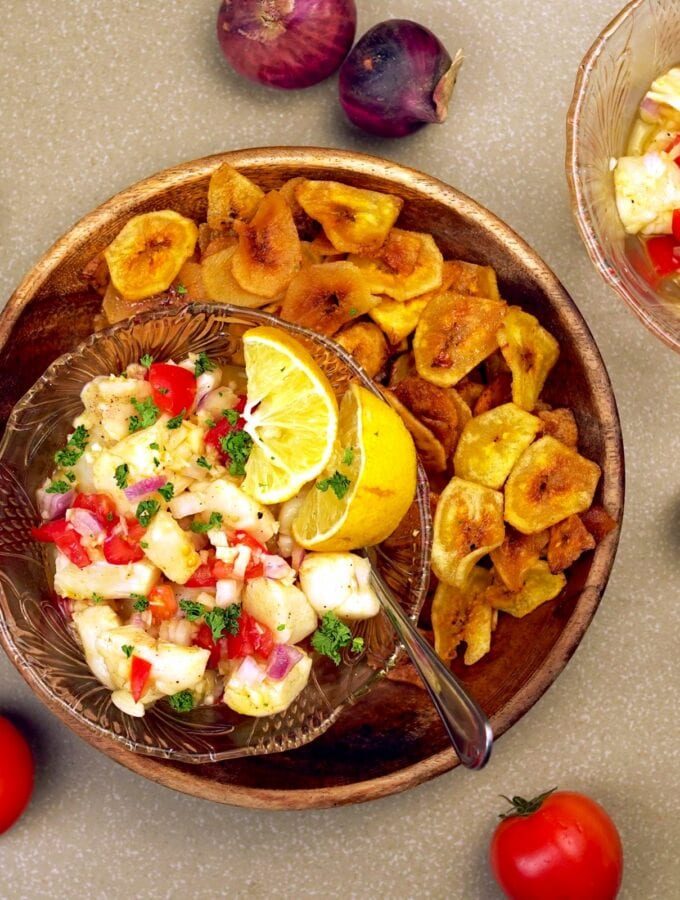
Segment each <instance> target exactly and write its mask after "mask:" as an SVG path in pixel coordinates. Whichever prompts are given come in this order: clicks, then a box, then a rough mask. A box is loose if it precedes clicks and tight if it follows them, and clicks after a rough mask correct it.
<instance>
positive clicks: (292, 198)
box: [279, 175, 337, 256]
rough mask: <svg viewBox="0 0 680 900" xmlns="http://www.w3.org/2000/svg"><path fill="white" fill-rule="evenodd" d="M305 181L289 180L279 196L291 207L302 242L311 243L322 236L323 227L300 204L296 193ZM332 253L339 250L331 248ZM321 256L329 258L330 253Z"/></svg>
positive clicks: (298, 178) (282, 187)
mask: <svg viewBox="0 0 680 900" xmlns="http://www.w3.org/2000/svg"><path fill="white" fill-rule="evenodd" d="M304 180H305V179H304V178H301V177H300V176H299V175H298V176H297V177H296V178H289V179H288V181H286V182H284V184H282V185H281V187H280V188H279V194H281V196H282V197H283V199H284V200H285V201H286V203H287V204H288V206H289V207H290V211H291V213H292V215H293V221H294V222H295V227H296V228H297V233H298V236H299V238H300V240H302V241H308V242H310V241H313V240H314V239H315V238H316V237H317V236H319V235H322V232H321V225H319V223H318V222H315V221H314V219H312V217H311V216H308V215H307V213H306V212H305V211H304V209H303V208H302V207H301V206H300V204H299V202H298V199H297V196H296V192H297V189H298V188H299V187H300V185H301V184H302V183H303V182H304ZM331 252H332V253H337V250H336V249H335V248H334V247H331ZM321 255H324V256H328V253H325V254H321V253H319V256H321Z"/></svg>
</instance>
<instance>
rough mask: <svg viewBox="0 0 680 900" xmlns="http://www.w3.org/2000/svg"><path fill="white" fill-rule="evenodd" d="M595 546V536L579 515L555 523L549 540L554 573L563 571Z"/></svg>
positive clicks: (549, 555)
mask: <svg viewBox="0 0 680 900" xmlns="http://www.w3.org/2000/svg"><path fill="white" fill-rule="evenodd" d="M594 547H595V538H594V537H593V536H592V534H591V533H590V532H589V531H588V529H587V528H586V526H585V525H584V524H583V522H582V521H581V520H580V519H579V517H578V516H569V517H568V518H566V519H563V520H562V521H561V522H558V523H557V525H553V526H552V528H551V529H550V541H549V542H548V565H549V566H550V571H551V572H552V573H553V575H554V574H555V573H556V572H563V571H564V570H565V569H568V568H569V566H570V565H571V564H572V563H573V562H576V560H577V559H578V558H579V556H580V555H581V554H582V553H585V552H586V550H592V549H593V548H594Z"/></svg>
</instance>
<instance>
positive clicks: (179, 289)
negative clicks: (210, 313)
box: [175, 282, 187, 297]
mask: <svg viewBox="0 0 680 900" xmlns="http://www.w3.org/2000/svg"><path fill="white" fill-rule="evenodd" d="M175 290H176V291H177V293H178V294H179V295H180V297H183V296H184V295H185V294H186V293H187V289H186V288H185V287H184V285H183V284H182V283H181V282H180V283H179V284H178V285H177V287H176V288H175Z"/></svg>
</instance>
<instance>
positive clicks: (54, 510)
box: [36, 488, 76, 522]
mask: <svg viewBox="0 0 680 900" xmlns="http://www.w3.org/2000/svg"><path fill="white" fill-rule="evenodd" d="M75 497H76V492H75V491H67V492H66V493H65V494H48V493H47V491H45V490H43V488H38V490H37V491H36V502H37V504H38V511H39V512H40V515H41V517H42V518H43V519H47V521H48V522H51V521H52V519H58V518H60V517H61V516H63V515H64V513H65V512H66V510H67V509H68V508H69V506H70V505H71V504H72V503H73V501H74V500H75Z"/></svg>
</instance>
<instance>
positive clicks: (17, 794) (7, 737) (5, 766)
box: [0, 716, 34, 834]
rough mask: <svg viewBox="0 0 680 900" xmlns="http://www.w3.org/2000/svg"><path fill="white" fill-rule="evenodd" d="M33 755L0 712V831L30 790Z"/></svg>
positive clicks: (9, 823)
mask: <svg viewBox="0 0 680 900" xmlns="http://www.w3.org/2000/svg"><path fill="white" fill-rule="evenodd" d="M33 774H34V766H33V756H32V754H31V750H30V748H29V746H28V744H27V743H26V740H25V738H24V736H23V735H22V734H21V733H20V732H19V731H18V730H17V729H16V728H15V727H14V725H13V724H12V723H11V722H10V721H9V719H6V718H5V717H4V716H0V834H2V833H3V832H5V831H7V829H8V828H11V827H12V825H14V823H15V822H16V820H17V819H18V818H19V816H20V815H21V814H22V812H23V811H24V809H25V808H26V806H27V804H28V801H29V799H30V796H31V792H32V791H33Z"/></svg>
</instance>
